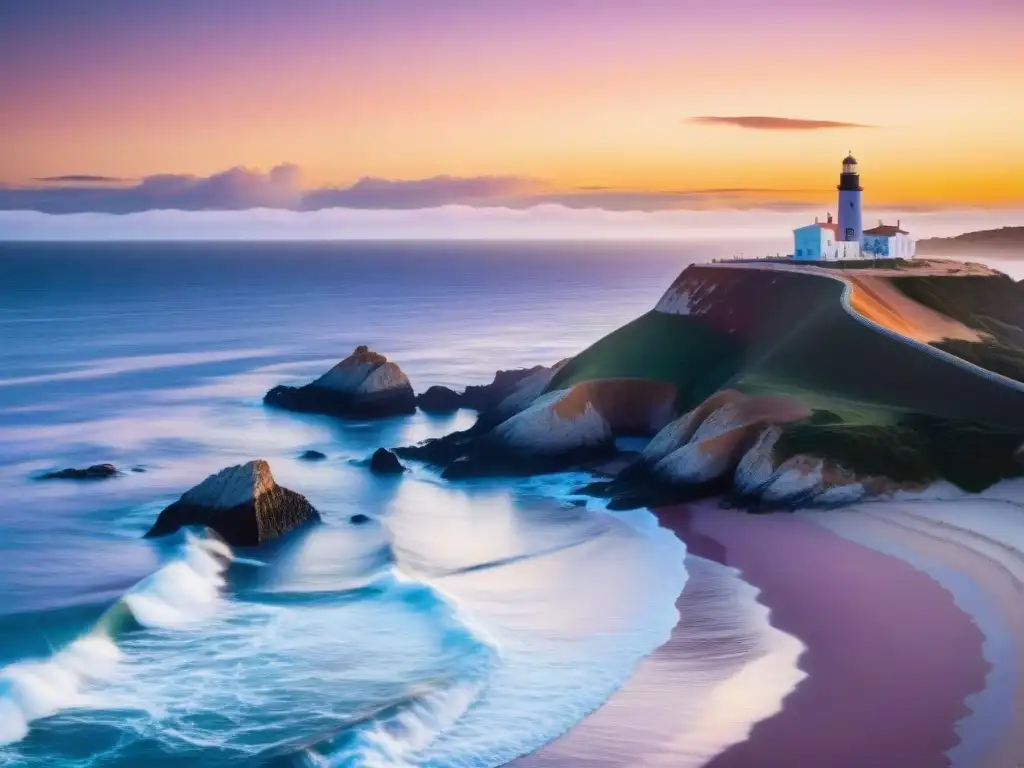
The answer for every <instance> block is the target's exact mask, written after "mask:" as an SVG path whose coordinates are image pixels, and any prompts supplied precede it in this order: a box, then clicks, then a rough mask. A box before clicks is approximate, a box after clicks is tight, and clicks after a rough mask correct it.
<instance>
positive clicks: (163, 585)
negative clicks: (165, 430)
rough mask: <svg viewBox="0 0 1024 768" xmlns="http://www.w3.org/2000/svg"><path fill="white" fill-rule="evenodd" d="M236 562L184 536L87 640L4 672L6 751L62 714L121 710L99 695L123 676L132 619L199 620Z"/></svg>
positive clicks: (170, 623) (218, 545)
mask: <svg viewBox="0 0 1024 768" xmlns="http://www.w3.org/2000/svg"><path fill="white" fill-rule="evenodd" d="M231 557H232V555H231V550H230V549H229V548H228V546H227V545H226V544H224V543H223V542H221V541H220V540H219V539H215V538H207V537H200V536H194V535H192V534H186V538H185V543H184V545H183V547H182V550H181V552H180V554H179V556H178V557H176V558H175V559H173V560H172V561H171V562H169V563H168V564H167V565H165V566H164V567H162V568H161V569H160V570H158V571H157V572H156V573H154V574H153V575H151V576H148V577H146V578H145V579H143V580H142V581H141V582H139V583H138V584H136V585H135V586H134V587H132V589H131V590H129V591H128V592H127V593H126V594H125V595H124V596H123V597H122V598H121V599H120V600H118V601H117V602H116V603H115V604H114V605H113V606H111V608H110V609H108V610H107V611H106V612H105V613H104V614H103V615H102V616H101V617H100V619H99V621H98V622H97V623H96V626H95V627H93V629H92V630H90V631H89V632H88V633H87V634H85V635H83V636H82V637H80V638H78V639H77V640H75V641H73V642H72V643H70V644H69V645H68V646H66V647H65V648H63V649H61V650H59V651H57V652H56V653H54V654H53V655H52V656H50V657H48V658H43V659H34V660H33V659H29V660H23V661H18V662H15V663H13V664H10V665H8V666H6V667H4V668H3V669H0V746H6V745H9V744H13V743H16V742H18V741H21V740H22V739H23V738H25V736H26V735H28V732H29V727H30V725H31V724H32V723H33V722H34V721H36V720H40V719H42V718H45V717H51V716H53V715H55V714H57V713H58V712H61V711H64V710H68V709H99V708H104V707H108V706H112V705H115V704H116V699H115V698H112V697H111V696H110V694H109V692H106V693H97V692H96V691H95V690H93V689H94V688H98V687H106V686H101V685H99V684H101V683H107V682H110V681H111V680H112V679H114V678H115V676H116V674H117V672H118V664H119V662H120V661H121V660H122V657H123V653H122V651H121V649H120V647H119V646H118V644H117V640H118V637H119V635H120V634H121V633H122V632H123V631H124V630H125V629H126V628H127V627H129V626H130V622H131V620H134V621H135V622H137V623H138V624H140V625H142V626H145V627H160V628H165V629H173V628H177V627H182V626H185V625H187V624H191V623H194V622H197V621H199V620H201V619H202V618H203V617H204V616H205V615H208V613H209V612H210V611H211V610H212V609H213V608H214V607H215V605H216V603H217V602H218V600H219V595H220V590H221V588H222V587H223V586H224V579H223V575H222V574H223V572H224V569H225V568H226V567H227V564H228V563H229V562H230V560H231Z"/></svg>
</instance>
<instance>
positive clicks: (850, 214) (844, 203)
mask: <svg viewBox="0 0 1024 768" xmlns="http://www.w3.org/2000/svg"><path fill="white" fill-rule="evenodd" d="M838 189H839V231H838V232H837V233H836V234H837V235H838V237H837V239H838V240H845V241H848V242H854V243H857V244H858V247H859V244H860V241H861V238H862V237H863V235H864V224H863V219H862V216H861V207H860V206H861V193H862V192H863V191H864V190H863V189H862V188H861V186H860V174H859V173H858V172H857V159H856V158H855V157H854V156H853V154H852V153H851V154H849V155H847V156H846V159H845V160H843V172H842V174H841V175H840V176H839V187H838Z"/></svg>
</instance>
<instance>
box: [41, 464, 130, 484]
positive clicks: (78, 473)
mask: <svg viewBox="0 0 1024 768" xmlns="http://www.w3.org/2000/svg"><path fill="white" fill-rule="evenodd" d="M120 474H122V473H121V472H120V471H119V470H118V468H117V467H115V466H114V465H113V464H93V465H92V466H91V467H85V468H84V469H75V468H73V467H68V468H67V469H58V470H56V471H54V472H47V473H45V474H42V475H40V476H39V479H40V480H104V479H106V478H108V477H117V476H118V475H120Z"/></svg>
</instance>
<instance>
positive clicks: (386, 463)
mask: <svg viewBox="0 0 1024 768" xmlns="http://www.w3.org/2000/svg"><path fill="white" fill-rule="evenodd" d="M370 471H371V472H373V473H374V474H375V475H400V474H402V473H403V472H405V467H403V466H402V462H400V461H399V460H398V457H397V456H396V455H395V454H393V453H392V452H391V451H389V450H388V449H387V448H378V449H377V450H376V451H374V452H373V456H371V457H370Z"/></svg>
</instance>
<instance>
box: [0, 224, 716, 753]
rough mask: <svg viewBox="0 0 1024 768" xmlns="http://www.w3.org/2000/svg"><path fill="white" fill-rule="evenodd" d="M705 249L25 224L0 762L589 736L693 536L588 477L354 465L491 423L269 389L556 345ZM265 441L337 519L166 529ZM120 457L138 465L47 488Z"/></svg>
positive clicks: (5, 344)
mask: <svg viewBox="0 0 1024 768" xmlns="http://www.w3.org/2000/svg"><path fill="white" fill-rule="evenodd" d="M707 255H720V253H718V252H717V251H714V250H713V249H712V250H709V251H705V250H704V249H700V248H693V247H691V248H690V249H689V250H687V249H685V248H681V247H679V246H669V245H650V244H646V245H642V246H640V245H632V244H627V245H619V244H603V245H593V244H559V245H546V244H532V245H526V246H524V245H521V244H518V245H512V244H508V245H506V244H482V243H461V244H416V243H406V244H402V245H394V244H386V243H374V244H358V243H349V244H317V243H288V244H267V243H263V244H248V243H219V244H204V243H180V244H159V243H156V244H144V245H143V244H133V243H120V244H88V245H86V244H81V245H76V244H65V245H53V244H38V245H30V244H29V245H27V244H21V245H0V487H2V488H3V489H4V492H3V496H2V498H0V765H3V766H44V765H45V766H53V765H57V766H86V765H88V766H107V765H131V766H137V765H147V766H162V765H167V766H173V765H189V766H221V765H259V764H269V765H278V764H280V765H296V764H300V765H301V764H305V765H338V766H345V765H359V766H403V765H426V766H490V765H499V764H502V763H504V762H506V761H508V760H510V759H512V758H514V757H516V756H518V755H522V754H525V753H527V752H529V751H531V750H533V749H535V748H537V747H538V746H540V745H542V744H543V743H545V742H547V741H549V740H551V739H552V738H554V737H556V736H558V735H559V734H561V733H563V732H565V731H566V730H568V729H569V728H570V727H571V726H572V725H573V724H574V723H576V722H577V721H579V720H580V719H581V718H582V717H583V716H584V715H586V714H587V713H588V712H590V711H592V710H593V709H595V708H596V707H598V706H599V705H600V704H601V703H602V702H603V701H604V700H605V699H606V698H607V697H608V696H609V695H610V694H611V693H612V692H613V691H614V690H615V689H616V688H617V687H618V686H619V685H620V684H621V683H622V682H623V681H624V680H625V679H626V678H627V677H628V676H629V675H630V673H631V672H632V670H633V669H634V668H635V666H636V665H637V663H638V662H639V661H640V660H641V659H642V658H644V657H645V656H646V655H647V654H649V653H650V652H651V651H652V650H653V649H654V648H656V647H657V646H658V645H660V644H661V643H662V642H663V641H664V640H665V639H666V638H667V636H668V633H669V631H670V630H671V628H672V627H673V625H674V624H675V621H676V619H677V615H678V614H677V613H676V609H675V606H674V601H675V598H676V596H677V595H678V594H679V592H680V590H681V589H682V586H683V584H684V583H685V580H686V577H687V575H686V570H685V568H684V566H683V559H684V555H685V550H684V548H683V545H682V544H681V543H680V542H679V541H678V540H677V539H676V538H675V537H674V536H672V535H671V534H670V533H669V532H667V531H665V530H664V529H661V528H659V527H658V526H657V525H656V523H655V522H654V519H653V517H651V516H650V515H647V514H646V513H639V514H636V513H634V514H630V515H619V516H617V515H613V514H609V513H606V512H605V511H603V510H601V509H599V508H595V507H594V506H593V505H592V504H591V506H590V507H589V508H588V507H579V506H573V505H570V504H568V503H566V500H567V499H568V497H569V494H570V492H571V489H572V488H573V487H575V486H577V485H578V484H579V483H580V482H582V481H583V480H584V479H585V478H584V477H582V476H579V475H572V474H568V475H555V476H551V477H547V478H537V479H528V480H521V481H478V482H465V483H457V484H456V483H447V482H441V481H440V480H439V479H438V478H437V477H436V476H435V475H434V474H433V473H432V472H430V471H428V470H426V469H424V468H421V467H415V468H414V471H413V472H411V473H409V474H408V475H406V476H405V477H403V478H399V479H393V478H390V479H389V478H377V477H373V476H371V475H370V474H369V473H368V472H367V471H366V470H365V468H364V467H362V466H360V465H359V464H358V462H359V461H361V460H362V459H364V458H366V457H367V456H368V455H369V454H370V453H372V451H373V450H375V449H376V448H377V447H379V446H395V445H400V444H408V443H411V442H415V441H418V440H421V439H424V438H426V437H429V436H433V435H440V434H443V433H445V432H448V431H450V430H452V429H455V428H461V427H465V426H468V424H470V423H471V422H472V419H473V416H472V414H468V413H458V414H455V415H453V416H450V417H438V418H434V417H428V416H425V415H423V414H416V415H414V416H409V417H403V418H397V419H389V420H383V421H365V422H362V421H342V420H337V419H329V418H321V417H316V416H307V415H296V414H288V413H283V412H275V411H271V410H268V409H266V408H264V407H263V405H262V403H261V397H262V394H263V393H264V392H265V391H266V390H267V389H269V388H270V387H271V386H273V385H275V384H278V383H285V382H300V381H304V380H308V379H310V378H312V377H314V376H315V375H318V374H319V373H321V372H323V371H324V370H325V369H327V368H328V367H329V366H331V365H333V364H334V363H335V362H337V361H338V360H339V359H341V358H343V357H344V356H346V355H347V354H348V353H349V352H350V351H351V350H352V348H353V347H355V346H356V345H357V344H363V343H365V344H369V345H371V346H372V347H373V348H374V349H377V350H378V351H381V352H383V353H385V354H387V355H389V356H390V357H391V358H392V359H394V360H396V361H397V362H399V364H400V365H401V366H402V367H403V369H404V370H406V372H407V373H408V374H409V376H410V377H411V379H412V381H413V383H414V386H415V387H416V388H417V389H418V390H423V389H426V387H428V386H430V385H432V384H447V385H452V386H459V387H461V386H465V385H466V384H472V383H482V382H485V381H488V380H490V378H491V377H492V375H493V372H494V371H495V370H496V369H498V368H511V367H518V366H527V365H533V364H536V363H553V362H555V361H556V360H558V359H560V358H562V357H565V356H567V355H570V354H573V353H575V352H577V351H579V350H580V349H582V348H583V347H585V346H586V345H587V344H589V343H591V342H593V341H595V340H596V339H598V338H599V337H601V336H602V335H603V334H605V333H606V332H608V331H610V330H612V329H614V328H615V327H617V326H619V325H621V324H622V323H623V322H625V321H628V320H629V319H632V318H633V317H635V316H637V315H638V314H640V313H642V312H644V311H646V310H648V309H649V308H651V307H652V306H653V305H654V303H655V302H656V301H657V299H658V297H659V296H660V294H661V293H662V291H663V290H664V288H665V286H666V285H668V284H669V282H670V281H671V280H672V279H673V278H674V277H675V275H676V274H677V273H678V272H679V271H680V270H681V269H682V268H683V267H684V266H685V265H686V264H687V263H689V262H691V261H693V260H696V259H701V258H704V257H705V256H707ZM306 449H317V450H320V451H323V452H324V453H326V454H327V456H328V459H327V460H326V461H323V462H319V463H312V464H309V463H303V462H301V461H299V460H298V458H297V457H298V454H299V453H300V452H302V451H303V450H306ZM253 458H263V459H266V460H268V461H269V462H270V465H271V467H272V470H273V472H274V474H275V477H276V479H277V480H278V482H279V483H280V484H282V485H284V486H285V487H289V488H292V489H294V490H297V491H299V492H300V493H303V494H305V495H306V496H307V497H308V498H309V499H310V500H311V502H312V503H313V504H314V505H315V506H316V507H317V508H318V509H319V510H320V511H321V512H322V514H323V517H324V523H323V524H322V525H320V526H317V527H314V528H311V529H309V530H307V531H304V532H302V533H300V534H298V535H295V536H291V537H288V538H287V539H286V540H285V541H282V542H280V543H279V544H275V545H272V546H268V547H264V548H261V549H258V550H250V551H235V552H232V551H231V550H230V549H228V548H227V547H225V545H223V544H221V543H220V542H218V541H215V540H211V539H208V538H206V537H205V536H204V534H203V532H201V531H194V532H187V533H182V534H181V535H178V536H175V537H171V538H168V539H165V540H157V541H151V540H144V539H143V538H142V534H143V533H144V532H145V531H146V529H147V528H148V527H149V526H150V525H151V524H152V522H153V520H154V519H155V516H156V514H157V513H158V511H159V510H160V509H161V508H162V507H163V506H165V505H166V504H167V503H169V502H170V501H172V500H174V499H175V498H176V497H177V496H178V495H179V494H181V493H182V492H183V491H185V490H187V489H188V488H189V487H191V486H192V485H194V484H196V483H198V482H199V481H201V480H202V479H203V478H204V477H206V476H207V475H208V474H210V473H212V472H215V471H217V470H219V469H221V468H222V467H225V466H229V465H232V464H236V463H239V462H243V461H247V460H250V459H253ZM97 462H112V463H114V464H117V465H118V466H119V467H121V468H122V469H124V470H126V473H125V474H124V475H123V476H121V477H117V478H113V479H109V480H104V481H95V482H87V483H75V482H69V481H50V482H40V481H38V480H36V476H37V475H38V474H39V473H40V472H42V471H45V470H48V469H54V468H61V467H66V466H84V465H88V464H93V463H97ZM131 468H138V469H141V470H144V471H142V472H134V471H130V470H131ZM356 512H362V513H365V514H368V515H369V516H370V517H371V518H372V522H371V524H369V525H365V526H358V527H356V526H352V525H350V524H349V523H348V518H349V517H350V516H351V515H352V514H354V513H356Z"/></svg>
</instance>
